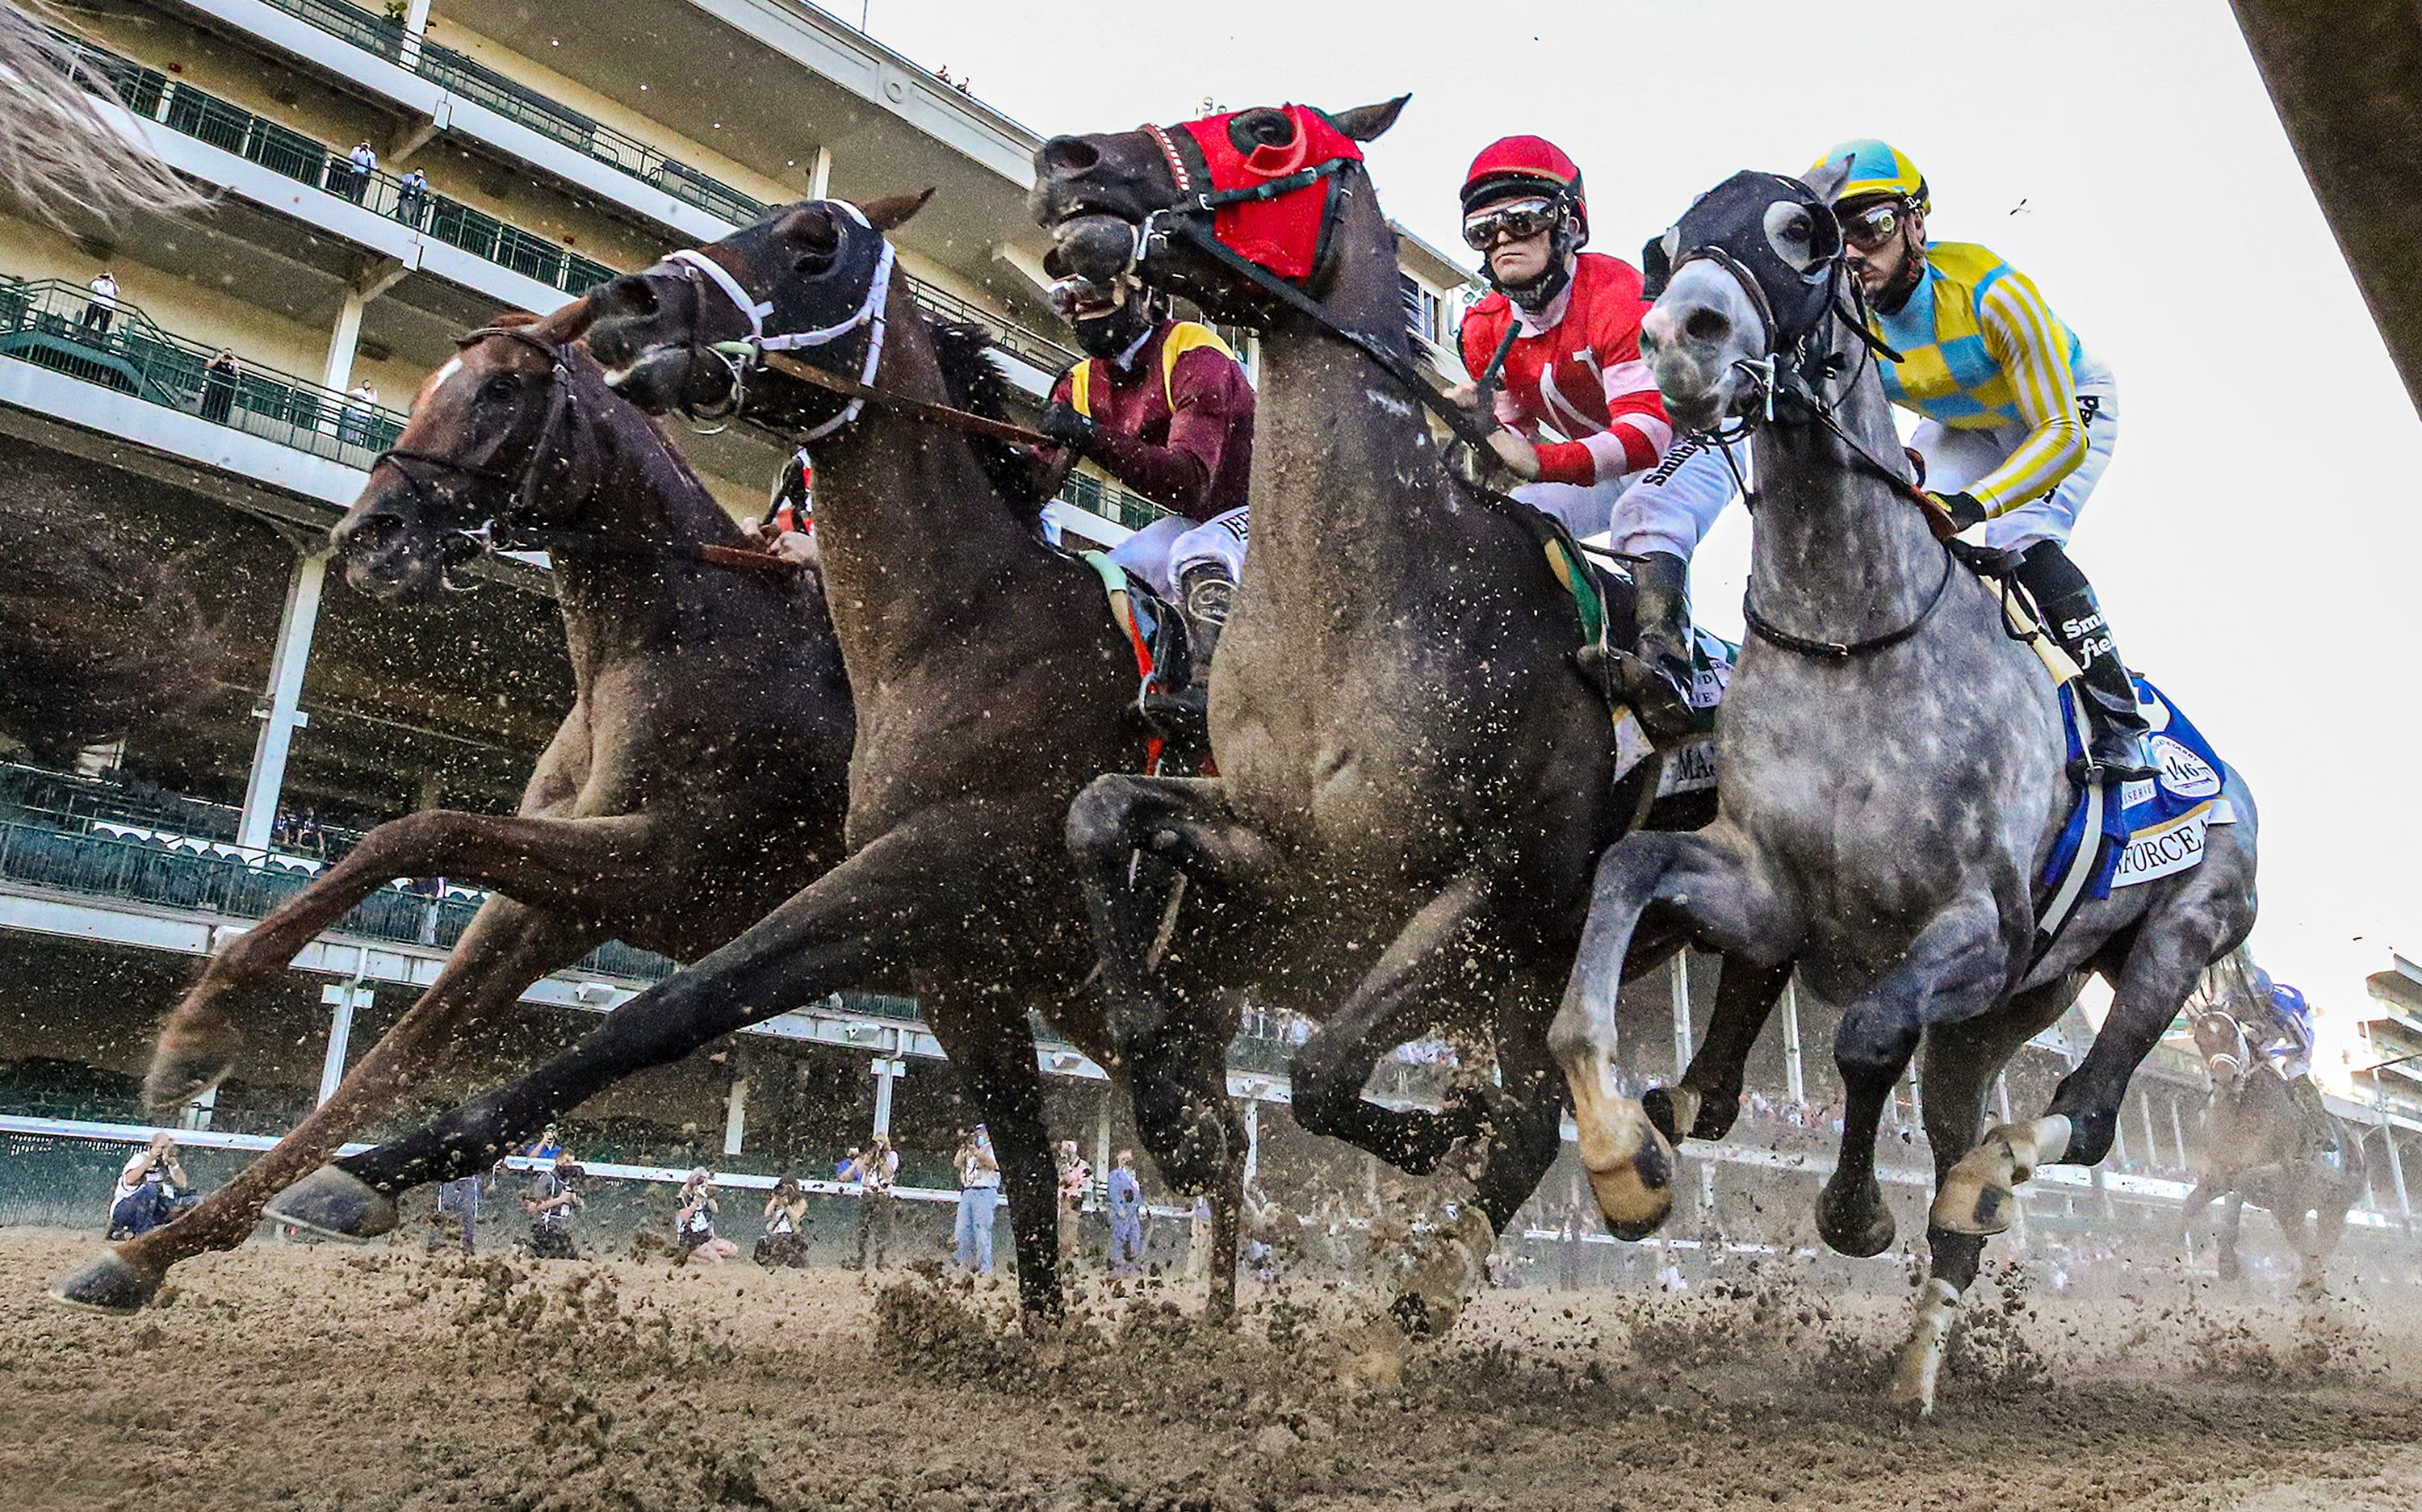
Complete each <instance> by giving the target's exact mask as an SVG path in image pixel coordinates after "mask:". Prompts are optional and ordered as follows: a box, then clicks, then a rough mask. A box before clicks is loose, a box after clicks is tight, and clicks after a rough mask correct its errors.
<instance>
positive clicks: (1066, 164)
mask: <svg viewBox="0 0 2422 1512" xmlns="http://www.w3.org/2000/svg"><path fill="white" fill-rule="evenodd" d="M1101 161H1102V154H1101V152H1100V150H1098V149H1096V148H1095V147H1094V146H1093V143H1091V142H1088V141H1086V140H1085V139H1084V138H1083V137H1081V136H1055V137H1053V138H1051V140H1049V141H1047V142H1046V143H1044V144H1043V145H1042V146H1041V147H1039V148H1037V149H1035V151H1034V167H1035V171H1037V172H1039V173H1041V174H1043V175H1045V176H1046V177H1047V178H1053V179H1066V178H1070V177H1073V176H1074V175H1076V174H1079V173H1083V172H1085V171H1087V170H1088V169H1090V168H1093V167H1094V166H1095V165H1098V164H1100V162H1101Z"/></svg>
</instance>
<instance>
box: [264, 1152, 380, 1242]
mask: <svg viewBox="0 0 2422 1512" xmlns="http://www.w3.org/2000/svg"><path fill="white" fill-rule="evenodd" d="M262 1212H263V1213H264V1215H265V1216H266V1217H268V1218H269V1219H270V1220H271V1221H275V1222H279V1223H291V1224H293V1225H294V1226H295V1227H296V1228H299V1229H307V1230H309V1231H310V1232H311V1233H314V1234H319V1235H323V1236H326V1237H328V1238H332V1239H350V1240H354V1241H355V1242H359V1241H360V1240H363V1239H374V1238H377V1237H378V1236H380V1235H382V1234H389V1233H392V1232H394V1230H395V1225H396V1214H395V1200H394V1199H393V1198H391V1197H389V1196H387V1195H386V1194H385V1192H382V1191H380V1190H378V1189H376V1188H374V1187H372V1186H371V1185H370V1183H368V1182H366V1181H364V1180H362V1179H361V1177H359V1176H356V1175H354V1173H352V1172H349V1171H347V1170H345V1169H344V1168H342V1167H341V1166H332V1165H323V1166H322V1167H321V1168H320V1169H319V1170H317V1171H314V1172H312V1173H310V1174H309V1175H307V1176H305V1177H304V1178H303V1179H302V1180H300V1181H298V1182H296V1183H295V1184H294V1185H292V1186H291V1187H289V1188H287V1189H285V1190H284V1191H281V1192H279V1193H278V1194H277V1195H276V1196H275V1197H273V1198H271V1199H270V1200H269V1205H268V1206H267V1207H266V1208H264V1209H262Z"/></svg>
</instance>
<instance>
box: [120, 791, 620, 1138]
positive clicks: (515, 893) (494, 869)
mask: <svg viewBox="0 0 2422 1512" xmlns="http://www.w3.org/2000/svg"><path fill="white" fill-rule="evenodd" d="M664 834H665V829H664V826H663V824H662V823H661V821H659V820H657V819H655V818H654V817H653V816H651V815H647V814H615V815H611V816H608V817H604V818H596V819H519V818H497V817H495V816H492V815H488V814H477V813H459V812H456V811H452V810H449V809H428V810H424V811H421V812H419V813H413V814H406V815H404V816H403V817H402V818H401V819H390V820H388V821H387V822H386V823H385V824H383V825H381V826H379V827H377V828H375V829H373V830H371V831H370V833H369V834H367V835H365V836H363V837H362V839H361V843H359V844H357V845H355V846H354V848H353V849H352V850H351V851H349V852H347V853H346V855H345V857H344V858H343V859H341V860H339V861H338V862H337V863H336V864H335V865H333V866H330V867H329V868H327V869H326V870H325V871H323V872H322V873H321V874H319V875H318V876H316V877H314V878H312V879H311V885H310V886H309V887H307V888H305V889H304V890H302V891H301V892H298V893H296V894H295V895H294V896H293V897H291V898H290V899H288V900H287V901H286V903H285V904H284V905H283V906H280V907H279V908H278V909H277V910H276V911H275V912H274V913H272V914H271V915H270V916H269V917H268V918H266V919H264V920H262V921H260V923H258V924H255V925H254V926H253V927H252V928H250V929H248V930H246V931H245V932H244V933H243V934H241V935H239V936H237V937H234V938H233V939H232V940H230V941H229V942H228V944H227V945H226V946H224V947H223V948H222V949H221V950H220V951H219V953H217V954H216V955H214V956H212V958H211V960H210V961H209V962H208V963H207V964H205V965H204V966H203V968H202V970H201V974H200V975H199V977H198V978H197V979H196V981H195V983H194V984H193V985H192V986H191V987H189V988H187V989H186V991H185V995H184V997H183V999H182V1000H181V1001H179V1002H178V1004H177V1006H176V1007H175V1008H174V1009H172V1010H170V1012H169V1014H168V1017H167V1019H166V1021H165V1023H163V1024H162V1025H161V1028H160V1043H159V1046H158V1047H157V1048H156V1049H155V1050H154V1051H153V1052H152V1057H151V1070H150V1074H149V1076H148V1077H147V1078H145V1079H144V1083H143V1096H144V1100H145V1101H146V1102H147V1103H149V1105H150V1106H151V1107H152V1108H153V1109H155V1110H158V1109H166V1108H175V1107H178V1106H181V1105H182V1104H184V1103H188V1102H191V1101H192V1100H193V1099H194V1098H196V1097H197V1096H199V1095H202V1094H203V1093H204V1092H207V1091H208V1090H210V1089H211V1088H212V1087H214V1086H216V1085H217V1084H218V1082H219V1079H221V1078H222V1077H224V1076H226V1075H227V1073H228V1069H229V1068H230V1067H231V1066H232V1065H233V1064H234V1063H235V1056H236V1051H237V1050H238V1049H239V1048H240V1047H241V1046H242V1043H243V1035H242V1034H241V1032H239V1031H238V1030H237V1028H236V1024H235V1018H234V1016H233V1014H232V1013H231V1012H230V1011H229V1003H228V1000H229V998H230V997H231V996H232V995H233V994H235V993H238V992H240V991H243V990H244V989H246V988H249V987H255V986H259V985H261V984H266V983H269V982H274V981H277V980H280V979H282V978H283V977H284V976H285V975H286V971H287V968H288V966H289V965H290V964H291V962H292V961H293V959H294V957H295V955H296V954H298V953H300V952H301V951H302V950H303V948H304V947H305V946H307V945H308V944H310V943H311V941H312V940H313V939H315V938H317V937H318V936H319V934H320V932H321V931H322V930H324V929H326V928H327V927H328V926H329V925H331V924H333V923H335V922H336V921H338V920H339V919H342V918H343V917H344V916H345V914H346V913H347V912H348V911H349V910H351V909H352V908H353V906H354V905H355V904H357V903H360V902H361V901H362V900H363V899H364V898H367V897H369V896H370V894H371V893H373V892H376V891H377V890H379V889H381V888H383V887H385V886H386V885H387V884H388V883H389V882H391V881H393V880H395V879H396V878H397V877H400V876H410V877H428V876H445V877H448V878H450V879H452V880H455V881H459V882H464V883H468V884H471V885H473V886H477V887H484V888H489V889H492V890H495V891H497V892H501V893H503V894H505V895H506V896H507V897H510V898H512V899H513V900H515V901H516V902H518V903H521V904H524V905H526V906H529V907H531V908H536V909H540V910H542V911H545V912H550V913H560V914H563V915H566V916H569V917H579V916H582V915H584V914H593V913H594V912H595V911H596V909H597V906H598V904H599V901H600V899H599V895H598V893H599V889H600V888H601V886H602V885H604V884H606V882H607V881H608V880H609V879H612V878H616V877H627V876H633V875H637V874H642V873H643V869H644V868H645V866H646V865H647V864H648V862H649V860H650V858H653V856H654V855H655V854H656V852H657V849H658V847H659V845H660V843H661V842H662V840H663V838H664Z"/></svg>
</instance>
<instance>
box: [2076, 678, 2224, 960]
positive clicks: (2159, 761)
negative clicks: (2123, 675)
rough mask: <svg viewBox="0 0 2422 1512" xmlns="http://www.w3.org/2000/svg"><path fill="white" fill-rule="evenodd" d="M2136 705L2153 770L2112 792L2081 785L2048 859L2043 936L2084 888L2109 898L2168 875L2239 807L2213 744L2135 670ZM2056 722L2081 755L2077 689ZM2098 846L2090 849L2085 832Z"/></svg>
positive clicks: (2193, 859)
mask: <svg viewBox="0 0 2422 1512" xmlns="http://www.w3.org/2000/svg"><path fill="white" fill-rule="evenodd" d="M2130 675H2131V677H2134V678H2135V684H2136V704H2137V707H2138V708H2140V709H2141V710H2143V711H2144V715H2145V721H2146V723H2147V724H2148V725H2150V726H2151V727H2152V735H2151V736H2150V738H2149V739H2147V742H2146V744H2147V746H2148V747H2150V748H2151V749H2150V755H2151V759H2152V762H2153V764H2154V766H2155V767H2156V768H2157V770H2158V775H2157V776H2154V777H2151V778H2147V779H2143V780H2137V781H2134V782H2127V783H2123V784H2121V786H2120V788H2119V792H2118V801H2117V802H2116V803H2114V802H2112V801H2110V800H2111V796H2112V795H2111V794H2110V792H2109V791H2108V790H2107V789H2105V790H2102V791H2100V792H2092V793H2080V794H2079V795H2077V802H2076V804H2075V806H2074V807H2073V808H2072V809H2071V810H2070V811H2069V816H2068V825H2067V827H2064V828H2063V829H2062V830H2061V835H2060V841H2059V843H2057V844H2055V845H2053V846H2052V856H2051V858H2050V859H2048V860H2047V861H2046V862H2045V863H2044V870H2043V876H2042V879H2041V880H2042V885H2043V886H2044V887H2045V888H2047V889H2049V890H2051V896H2050V897H2048V898H2047V899H2046V902H2045V906H2044V908H2043V910H2042V912H2043V914H2044V915H2045V920H2044V922H2043V929H2044V933H2045V935H2046V936H2047V937H2048V936H2049V935H2050V934H2052V932H2053V931H2056V930H2057V929H2058V928H2059V926H2060V923H2061V921H2063V920H2065V919H2066V918H2067V916H2068V912H2069V910H2070V909H2072V908H2073V907H2075V906H2076V904H2077V902H2078V901H2079V899H2080V898H2081V897H2094V898H2107V897H2109V896H2111V893H2112V890H2114V889H2115V888H2127V887H2134V886H2136V885H2137V884H2139V883H2143V882H2150V881H2152V880H2154V879H2155V878H2157V877H2164V876H2169V875H2172V874H2176V873H2179V872H2184V871H2187V870H2189V869H2190V868H2192V867H2194V865H2195V864H2196V863H2197V862H2199V861H2201V860H2202V859H2203V847H2204V833H2205V831H2206V830H2207V829H2209V828H2210V827H2211V826H2213V825H2225V824H2232V823H2234V822H2235V821H2236V819H2237V811H2236V806H2235V805H2233V804H2232V803H2230V802H2229V800H2228V798H2227V797H2226V796H2225V794H2224V787H2225V783H2226V781H2227V779H2228V767H2227V764H2225V763H2224V762H2222V761H2221V759H2220V757H2219V756H2218V755H2217V754H2216V753H2215V752H2214V751H2213V750H2212V748H2211V742H2210V741H2208V740H2206V739H2205V738H2204V737H2203V732H2201V731H2199V730H2197V729H2196V728H2195V727H2194V724H2193V723H2192V722H2191V721H2190V720H2189V719H2188V718H2187V717H2186V716H2185V715H2184V714H2181V713H2179V712H2178V706H2177V705H2176V704H2174V703H2172V702H2171V701H2169V700H2168V699H2166V698H2164V697H2163V696H2162V692H2161V690H2160V689H2158V688H2156V687H2154V686H2153V685H2152V684H2151V683H2149V682H2147V681H2146V680H2145V679H2144V678H2143V677H2141V676H2135V674H2133V673H2131V674H2130ZM2060 714H2061V723H2062V725H2063V726H2064V727H2065V729H2066V731H2067V735H2068V756H2069V759H2070V760H2071V761H2075V760H2076V759H2078V758H2079V757H2081V756H2083V755H2084V754H2085V735H2084V729H2083V728H2082V719H2083V716H2082V715H2081V713H2080V711H2079V709H2078V703H2077V689H2076V687H2075V686H2074V685H2063V686H2062V687H2061V689H2060ZM2089 834H2091V835H2092V836H2093V837H2094V849H2093V850H2092V851H2091V852H2090V853H2089V852H2087V850H2086V837H2087V836H2088V835H2089Z"/></svg>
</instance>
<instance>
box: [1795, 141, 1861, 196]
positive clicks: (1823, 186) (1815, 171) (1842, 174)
mask: <svg viewBox="0 0 2422 1512" xmlns="http://www.w3.org/2000/svg"><path fill="white" fill-rule="evenodd" d="M1856 161H1857V159H1856V158H1854V157H1853V156H1852V155H1851V154H1849V153H1848V152H1845V153H1843V154H1842V155H1841V156H1840V157H1837V158H1835V159H1834V160H1833V161H1832V162H1831V163H1819V164H1817V165H1816V166H1815V167H1813V168H1810V169H1809V170H1808V171H1807V172H1806V173H1803V174H1801V176H1800V181H1801V183H1804V184H1806V185H1807V186H1808V188H1809V190H1810V192H1811V193H1813V194H1815V195H1816V197H1817V198H1818V199H1819V200H1821V201H1823V202H1824V203H1826V204H1828V205H1830V204H1832V202H1833V198H1834V197H1835V196H1837V195H1839V194H1840V193H1841V192H1842V185H1844V184H1846V183H1848V182H1849V181H1850V165H1851V164H1852V163H1854V162H1856Z"/></svg>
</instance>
